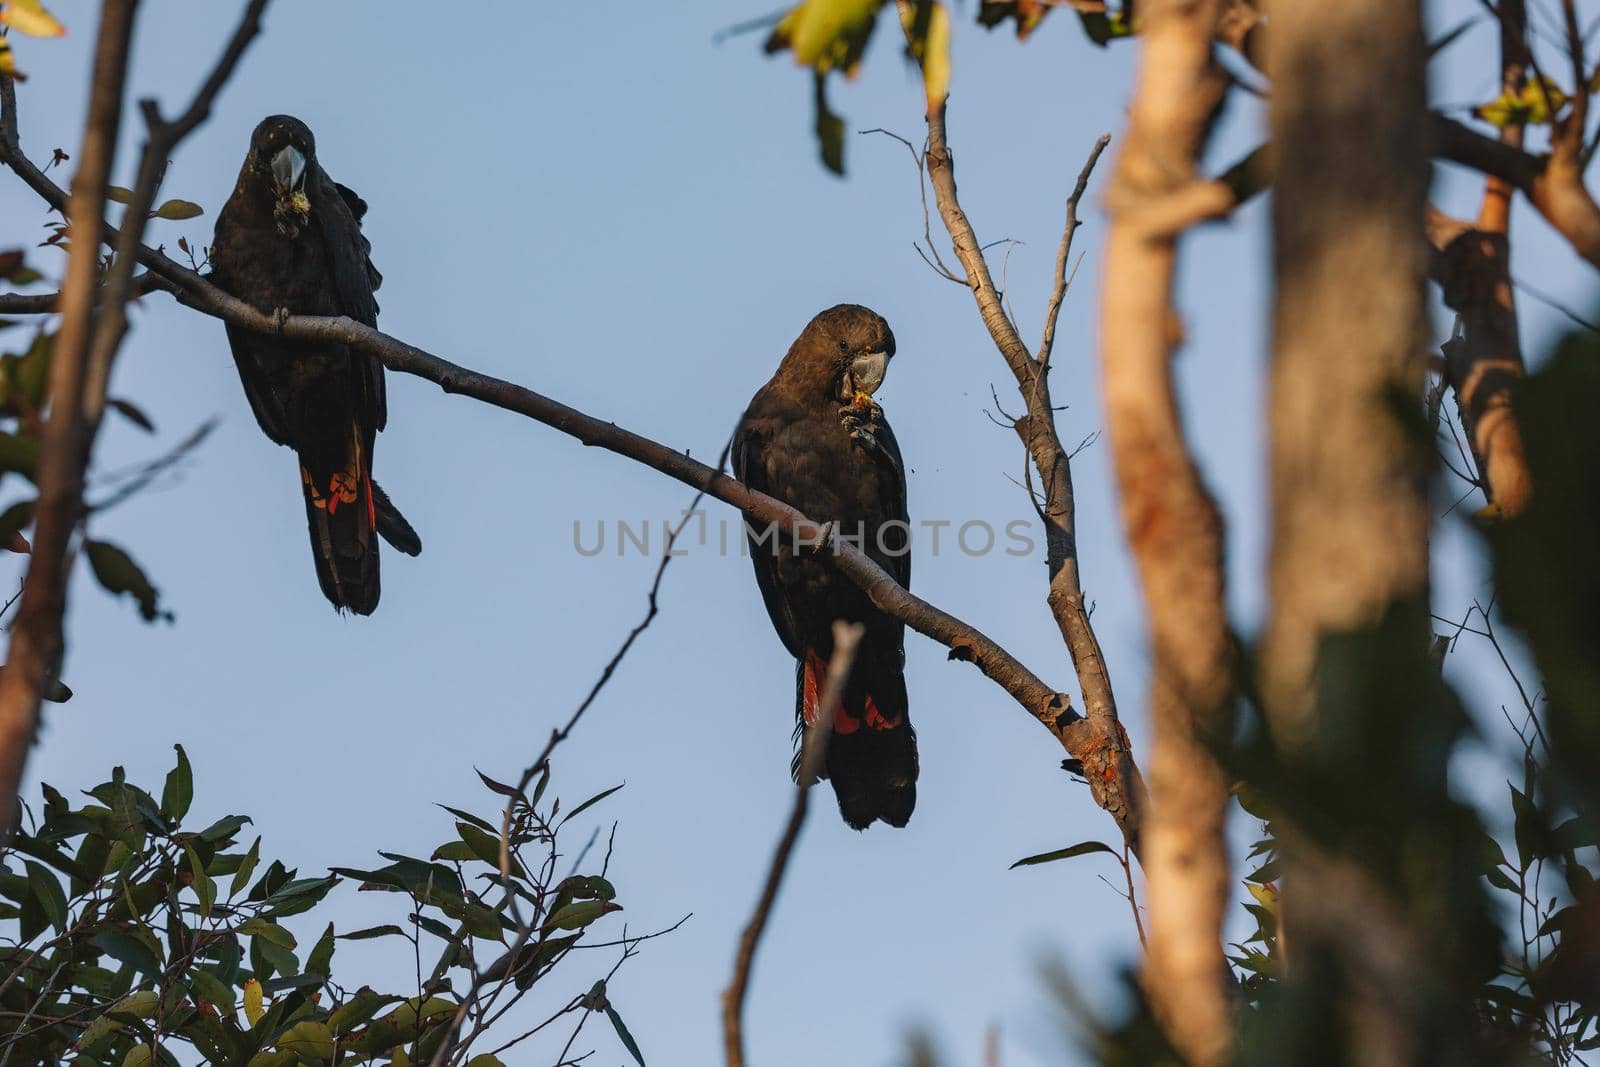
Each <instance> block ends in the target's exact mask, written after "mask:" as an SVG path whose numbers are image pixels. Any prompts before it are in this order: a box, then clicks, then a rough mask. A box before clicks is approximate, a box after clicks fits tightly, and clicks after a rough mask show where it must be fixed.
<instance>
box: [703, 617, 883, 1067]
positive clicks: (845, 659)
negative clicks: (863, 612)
mask: <svg viewBox="0 0 1600 1067" xmlns="http://www.w3.org/2000/svg"><path fill="white" fill-rule="evenodd" d="M863 632H864V630H863V627H862V626H861V624H860V623H849V622H845V621H843V620H842V619H841V620H836V621H835V622H834V624H833V656H832V658H830V659H829V661H828V680H827V681H826V682H825V683H824V684H823V687H822V699H821V700H820V701H819V702H818V704H817V706H818V708H819V709H821V711H820V714H819V715H818V716H817V721H816V722H815V723H813V724H812V725H810V726H808V727H806V732H805V740H804V741H803V742H802V744H801V748H800V767H799V773H798V774H796V775H795V785H794V805H793V806H792V807H791V808H790V809H789V818H788V820H787V821H786V822H785V823H784V827H783V833H782V835H781V836H780V837H779V838H778V846H777V848H776V849H774V850H773V854H772V863H771V864H770V865H769V866H768V868H767V878H766V881H765V882H764V883H763V884H762V886H761V896H760V898H759V899H758V900H757V901H756V910H755V912H754V913H753V914H752V915H751V916H750V921H749V922H748V923H746V924H745V928H744V933H743V934H741V935H740V937H739V952H738V955H737V956H736V957H735V958H734V965H733V978H732V979H731V980H730V981H729V982H728V988H727V989H725V990H724V991H723V993H722V1047H723V1054H724V1055H725V1056H726V1058H727V1061H728V1067H745V1057H744V998H745V993H746V991H747V990H748V989H749V987H750V968H751V967H752V966H753V965H754V964H755V959H756V948H757V947H758V946H759V945H760V944H761V935H762V934H763V933H765V932H766V929H767V920H768V919H769V918H771V916H772V906H773V904H774V903H776V902H777V899H778V890H779V889H780V888H781V887H782V886H783V876H784V873H785V872H787V871H788V869H789V857H790V856H791V855H792V854H793V853H794V846H795V841H796V840H798V839H799V837H800V828H801V827H802V826H804V825H805V821H806V812H807V810H808V809H809V807H810V802H811V787H812V786H813V785H814V784H816V780H817V772H818V771H820V770H821V769H822V757H823V753H824V751H825V750H826V748H827V737H828V733H829V732H830V731H831V730H832V729H833V717H834V715H835V714H836V713H837V712H838V710H839V700H840V698H841V697H842V696H843V695H844V683H845V680H846V679H848V678H849V677H850V668H851V666H852V665H853V664H854V663H855V660H856V646H857V645H859V644H860V643H861V635H862V633H863Z"/></svg>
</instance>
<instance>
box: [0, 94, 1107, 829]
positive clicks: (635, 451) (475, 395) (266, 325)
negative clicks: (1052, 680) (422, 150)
mask: <svg viewBox="0 0 1600 1067" xmlns="http://www.w3.org/2000/svg"><path fill="white" fill-rule="evenodd" d="M8 106H9V105H8ZM3 161H4V162H6V163H8V164H9V165H10V166H11V167H12V169H13V170H14V171H16V173H17V174H18V176H19V177H21V178H22V179H23V180H24V181H25V182H26V183H27V184H28V185H29V186H30V187H31V188H33V189H34V190H35V191H36V192H37V193H38V194H39V195H40V196H41V197H42V198H43V199H44V200H45V202H46V203H49V204H56V203H57V202H58V201H64V199H65V194H64V193H63V192H62V191H61V189H60V188H59V187H57V186H56V185H55V183H54V182H52V181H51V180H50V179H49V178H48V177H47V176H46V175H45V174H44V173H43V172H42V171H40V170H39V169H38V168H37V167H35V166H34V165H33V164H32V163H31V162H29V161H28V160H27V159H26V158H25V157H22V156H20V154H13V155H11V156H10V157H8V158H6V159H4V160H3ZM105 229H106V232H107V234H108V235H114V233H115V231H114V229H113V228H112V227H110V226H109V225H108V226H106V228H105ZM106 239H107V240H109V239H110V236H108V237H107V238H106ZM137 258H138V260H139V262H141V263H142V264H144V266H145V267H146V268H148V269H149V270H150V271H152V272H154V273H155V274H157V275H159V276H160V277H161V278H163V279H165V280H167V281H168V282H170V283H171V291H172V292H173V295H174V296H175V298H176V299H178V300H179V301H180V302H181V303H183V304H185V305H186V306H188V307H190V308H193V309H194V310H196V311H200V312H202V313H204V314H207V315H210V316H212V317H214V318H218V319H221V320H223V321H225V322H229V323H232V324H233V325H235V326H240V327H243V328H245V329H249V330H255V331H257V332H259V333H273V332H280V333H281V334H282V335H283V336H285V337H288V338H291V339H294V340H300V341H321V342H335V343H338V344H344V345H349V346H350V347H352V348H356V349H359V350H360V351H363V352H366V353H369V354H370V355H372V356H374V357H375V358H377V359H378V360H379V361H380V362H381V363H383V364H384V366H385V367H387V368H388V369H389V370H392V371H396V372H398V373H401V374H411V375H415V376H417V377H419V378H424V379H426V380H428V381H431V382H433V383H435V384H436V385H438V386H439V387H440V388H441V389H443V390H444V391H445V392H446V393H451V394H454V395H459V396H466V397H470V398H472V399H474V400H477V401H480V402H482V403H486V404H490V405H492V406H494V407H498V408H502V409H504V410H506V411H510V412H514V413H516V414H519V415H523V416H525V417H527V418H530V419H532V420H534V421H535V422H540V423H543V424H544V425H546V426H549V427H551V428H553V429H556V430H559V431H560V432H562V433H564V434H566V435H568V436H569V437H573V438H576V439H577V440H579V441H581V442H582V443H583V444H585V445H590V446H593V447H597V448H603V449H605V450H607V451H609V452H614V453H616V454H618V455H620V456H624V457H626V458H628V459H632V460H634V461H636V462H639V463H642V464H644V465H645V466H648V467H651V468H653V469H655V470H657V471H660V472H661V473H663V474H666V475H667V476H669V477H672V478H676V479H677V480H678V481H681V482H683V483H684V484H685V485H688V486H690V487H692V488H694V489H699V490H704V491H705V493H706V495H708V496H712V497H715V498H716V499H718V500H721V501H723V502H724V503H727V504H731V505H733V506H734V507H735V508H738V509H739V510H740V511H742V512H743V513H744V514H745V515H746V516H747V517H748V518H749V519H750V520H752V521H753V522H755V523H758V524H768V525H773V526H775V527H776V528H777V529H778V530H779V531H781V532H782V533H783V534H785V535H786V536H792V537H796V538H812V537H815V535H816V531H818V530H820V529H822V527H821V525H820V524H818V523H816V522H813V521H812V520H811V519H809V518H807V517H806V516H805V515H802V514H801V513H800V512H799V511H797V510H795V509H794V508H792V507H790V506H789V505H788V504H785V503H783V502H782V501H780V500H777V499H774V498H773V497H769V496H766V495H765V494H762V493H758V492H755V491H754V490H752V489H750V488H748V487H747V486H745V485H743V484H742V483H740V482H738V481H736V480H734V479H733V478H730V477H728V476H726V475H724V474H721V473H719V472H718V471H717V470H715V469H713V468H712V467H709V466H707V465H706V464H704V463H700V462H698V461H696V460H694V459H691V458H690V457H689V456H688V455H687V454H686V453H684V452H681V451H679V450H677V449H673V448H669V447H667V446H666V445H663V444H660V443H658V442H656V441H653V440H651V439H650V438H647V437H644V436H642V435H640V434H637V433H634V432H632V431H630V430H627V429H624V428H622V427H620V426H618V425H617V424H616V423H613V422H607V421H604V420H601V419H597V418H594V417H593V416H591V415H587V414H585V413H583V412H581V411H578V410H577V409H575V408H571V407H568V406H567V405H565V404H562V403H560V402H559V401H556V400H553V399H551V398H549V397H546V396H543V395H541V394H539V393H536V392H534V391H533V390H531V389H527V388H524V387H522V386H519V385H515V384H513V383H511V382H508V381H504V380H502V379H499V378H495V377H492V376H490V375H487V374H481V373H479V372H477V371H474V370H470V369H468V368H466V367H462V366H459V365H457V364H455V363H452V362H450V361H449V360H446V359H442V358H440V357H439V356H436V355H434V354H432V353H430V352H427V351H424V350H423V349H421V348H417V347H416V346H414V345H410V344H407V343H406V342H404V341H401V340H398V339H396V338H394V337H391V336H389V335H388V334H385V333H382V332H380V331H378V330H375V329H372V328H371V327H368V326H365V325H362V324H361V323H358V322H356V321H354V320H353V319H349V318H344V317H336V318H327V317H317V316H305V315H292V316H290V317H288V318H287V319H285V320H283V321H282V322H281V323H280V322H279V321H278V320H277V319H275V318H274V317H273V316H270V315H267V314H265V313H263V312H261V311H258V310H257V309H256V308H254V307H252V306H251V305H249V304H247V303H245V302H244V301H242V300H239V299H237V298H235V297H233V296H231V295H229V294H228V293H226V292H223V291H222V290H221V289H219V288H217V287H216V286H215V285H213V284H211V282H210V281H209V280H207V279H206V278H204V277H202V276H201V275H199V274H197V273H196V272H194V271H192V270H189V269H188V268H186V267H183V266H181V265H180V264H178V263H177V262H175V261H174V260H172V259H170V258H168V257H167V256H165V255H163V254H162V253H161V252H159V251H157V250H155V249H152V248H148V247H141V248H140V249H139V250H138V255H137ZM824 558H826V559H829V560H831V561H832V563H833V565H834V566H836V567H838V568H839V570H840V572H841V573H842V574H844V575H845V576H846V577H848V578H849V579H850V580H851V581H853V582H855V583H856V585H857V586H859V587H861V588H862V589H863V590H864V591H865V592H866V593H867V596H868V598H869V599H870V600H871V601H872V603H873V604H874V605H875V606H876V607H877V608H878V609H879V610H881V611H883V612H885V613H887V614H889V615H892V616H894V617H895V618H898V619H900V620H901V621H902V622H904V623H905V624H906V625H907V626H909V627H911V629H913V630H916V631H917V632H918V633H921V634H923V635H924V636H926V637H930V638H932V639H933V640H935V641H938V642H939V643H940V644H942V645H944V646H945V647H947V648H949V649H950V650H951V657H950V658H952V659H957V660H964V661H966V662H969V663H972V664H973V665H974V666H976V667H977V668H978V669H979V670H980V671H982V672H983V674H984V675H985V676H987V677H988V678H989V679H990V680H992V681H994V682H995V683H996V684H997V685H999V686H1000V687H1001V688H1002V689H1003V690H1005V691H1006V693H1008V694H1009V695H1010V696H1011V697H1012V699H1013V700H1015V701H1016V702H1017V703H1018V704H1020V705H1021V706H1022V708H1023V710H1024V711H1026V712H1027V713H1028V714H1029V715H1031V716H1033V717H1034V718H1035V719H1036V720H1037V721H1038V722H1039V723H1040V724H1042V725H1043V726H1044V727H1045V728H1046V729H1047V730H1049V731H1050V733H1051V735H1052V736H1053V737H1055V738H1056V740H1057V741H1058V742H1059V743H1060V744H1061V745H1062V747H1063V748H1065V749H1066V751H1067V753H1068V755H1069V756H1070V757H1071V759H1073V760H1076V761H1079V762H1081V763H1083V764H1084V765H1085V767H1087V768H1091V769H1092V768H1096V767H1100V766H1103V765H1104V750H1105V744H1104V742H1103V741H1102V740H1101V738H1102V736H1103V733H1102V732H1101V731H1100V730H1098V729H1097V728H1096V727H1094V726H1091V725H1090V723H1089V720H1087V719H1085V718H1084V717H1083V716H1081V715H1079V714H1078V713H1077V712H1076V711H1075V710H1074V709H1073V708H1072V706H1071V702H1070V700H1069V698H1068V697H1067V695H1066V694H1064V693H1061V692H1059V691H1057V690H1055V689H1053V688H1051V687H1050V686H1048V685H1046V684H1045V683H1044V682H1042V681H1040V679H1039V678H1038V676H1036V675H1035V674H1034V673H1033V672H1032V671H1030V670H1028V668H1027V667H1025V666H1024V665H1023V664H1022V663H1020V662H1019V661H1018V660H1017V659H1016V657H1014V656H1012V655H1011V653H1010V652H1008V651H1006V650H1005V649H1004V648H1002V647H1001V646H1000V645H998V644H997V643H995V642H994V641H993V640H992V639H990V638H989V637H988V636H987V635H985V634H984V633H982V632H981V631H980V630H978V629H977V628H976V627H973V626H971V625H969V624H968V623H966V622H963V621H962V620H961V619H958V618H956V617H955V616H954V615H951V614H950V613H948V612H946V611H943V610H941V609H940V608H938V607H935V606H934V605H932V604H930V603H928V602H927V601H925V600H923V599H921V598H920V597H917V596H915V595H913V594H912V593H909V592H907V591H906V590H905V589H904V588H902V587H901V586H899V585H898V584H896V583H895V581H894V579H893V578H891V577H890V576H889V575H888V573H887V572H885V571H884V570H883V569H882V568H881V567H879V566H878V565H877V564H876V563H874V562H873V561H872V560H871V559H869V558H868V557H867V556H866V555H865V554H864V553H862V552H861V551H859V550H858V549H856V548H855V547H854V546H853V545H851V544H850V543H849V542H848V541H847V540H846V539H834V540H833V542H832V553H831V554H826V553H825V554H824ZM1085 618H1086V616H1085ZM1090 783H1091V788H1092V789H1103V788H1104V786H1103V784H1099V783H1096V782H1095V779H1094V778H1093V777H1091V778H1090ZM1096 795H1097V797H1098V796H1100V795H1101V794H1100V793H1098V792H1097V794H1096ZM1102 806H1106V805H1104V804H1103V805H1102ZM1109 810H1111V811H1112V814H1113V816H1115V817H1116V818H1117V820H1118V824H1119V826H1121V827H1122V829H1123V832H1124V833H1125V834H1128V833H1129V832H1130V829H1131V828H1132V826H1133V824H1132V823H1131V822H1130V821H1129V820H1131V819H1132V818H1133V817H1134V816H1133V813H1132V809H1131V808H1130V807H1129V806H1128V805H1127V804H1122V805H1120V806H1119V807H1117V808H1114V809H1109Z"/></svg>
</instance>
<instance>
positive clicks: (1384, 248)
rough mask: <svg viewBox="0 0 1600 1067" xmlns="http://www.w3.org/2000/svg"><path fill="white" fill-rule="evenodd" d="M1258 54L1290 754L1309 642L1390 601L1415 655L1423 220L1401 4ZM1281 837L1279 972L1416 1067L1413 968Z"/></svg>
mask: <svg viewBox="0 0 1600 1067" xmlns="http://www.w3.org/2000/svg"><path fill="white" fill-rule="evenodd" d="M1271 46H1272V68H1273V70H1275V71H1276V72H1277V77H1276V78H1275V79H1274V85H1273V96H1272V102H1271V123H1272V134H1273V141H1274V143H1275V144H1276V146H1277V151H1278V171H1277V186H1276V196H1275V200H1274V205H1273V223H1274V249H1273V259H1274V270H1275V272H1276V281H1277V300H1276V305H1275V308H1274V320H1273V331H1274V338H1273V341H1274V348H1273V356H1272V368H1271V385H1270V406H1271V411H1270V429H1271V480H1272V515H1271V523H1272V549H1271V559H1270V566H1269V582H1270V588H1271V597H1272V607H1271V614H1270V619H1269V622H1268V626H1267V631H1266V635H1265V640H1264V645H1263V651H1262V657H1261V670H1262V678H1261V690H1262V694H1263V697H1264V700H1265V704H1266V711H1267V714H1268V717H1269V719H1270V721H1271V724H1272V726H1273V728H1274V731H1275V734H1276V736H1277V739H1278V741H1279V743H1280V744H1282V745H1283V746H1285V747H1286V748H1287V749H1289V750H1290V751H1294V750H1296V749H1297V748H1298V749H1304V747H1305V746H1308V745H1310V744H1312V743H1313V742H1314V739H1315V737H1316V735H1317V733H1318V732H1319V731H1324V730H1333V729H1334V728H1336V726H1337V725H1338V724H1334V723H1327V722H1322V721H1320V716H1322V715H1323V714H1324V711H1323V709H1322V708H1321V707H1319V704H1318V700H1317V689H1316V681H1317V677H1316V670H1317V655H1318V651H1319V644H1320V642H1321V641H1322V639H1323V638H1324V637H1326V636H1329V635H1333V634H1337V633H1341V632H1348V631H1357V630H1361V629H1363V628H1365V627H1368V626H1370V625H1373V624H1375V623H1377V622H1378V620H1379V619H1380V618H1381V617H1383V616H1385V615H1386V614H1387V613H1388V612H1389V610H1390V609H1391V607H1392V606H1394V605H1397V604H1398V605H1401V606H1402V607H1403V608H1404V609H1406V610H1402V612H1401V613H1400V616H1399V617H1400V618H1402V619H1404V620H1405V621H1406V623H1407V624H1408V625H1410V626H1411V627H1413V628H1414V630H1415V636H1416V640H1417V648H1418V650H1419V654H1420V650H1421V649H1423V648H1425V647H1426V645H1425V639H1426V636H1427V632H1426V620H1427V614H1426V595H1427V582H1428V523H1429V512H1428V499H1427V470H1428V454H1427V453H1428V449H1427V442H1426V441H1425V440H1424V437H1423V435H1422V434H1421V433H1419V432H1417V428H1416V427H1414V426H1407V425H1406V424H1405V423H1404V422H1403V421H1402V420H1403V417H1404V414H1405V412H1406V410H1407V408H1408V407H1413V406H1414V405H1415V404H1416V403H1417V402H1418V397H1419V396H1420V393H1421V385H1422V377H1423V361H1422V354H1423V351H1424V349H1423V337H1424V333H1423V325H1424V319H1423V306H1424V305H1423V281H1424V272H1425V269H1426V266H1427V262H1426V248H1425V246H1424V245H1423V244H1422V243H1421V242H1419V241H1416V240H1414V239H1410V238H1409V237H1408V235H1412V234H1415V233H1416V232H1417V229H1418V227H1419V226H1421V225H1422V222H1423V211H1424V204H1425V197H1426V192H1427V179H1428V156H1427V150H1428V144H1427V141H1426V135H1427V132H1428V127H1429V123H1428V117H1427V113H1426V111H1425V98H1424V71H1425V65H1424V58H1423V55H1424V51H1423V39H1422V34H1421V25H1420V13H1419V4H1418V3H1417V2H1416V0H1404V2H1401V0H1346V2H1344V3H1340V4H1313V3H1305V2H1297V3H1287V4H1278V5H1275V6H1274V8H1273V18H1272V35H1271ZM1348 704H1349V702H1346V703H1345V705H1340V706H1348ZM1332 706H1333V705H1330V708H1331V707H1332ZM1328 713H1331V711H1330V712H1328ZM1290 830H1291V832H1289V833H1288V834H1287V836H1286V837H1285V839H1284V860H1283V862H1284V871H1285V873H1284V877H1283V894H1284V895H1283V898H1282V900H1283V904H1282V913H1281V916H1282V922H1283V924H1284V927H1283V929H1284V940H1283V942H1282V943H1281V944H1282V946H1283V947H1284V949H1285V953H1286V959H1287V965H1288V968H1289V973H1290V974H1291V976H1292V975H1293V974H1294V973H1295V970H1296V967H1297V964H1298V961H1302V960H1312V959H1327V958H1333V959H1337V960H1339V961H1341V963H1342V964H1343V965H1344V973H1346V974H1348V975H1350V976H1351V981H1350V983H1349V985H1348V987H1347V994H1348V998H1349V999H1348V1001H1347V1002H1345V1003H1343V1004H1342V1005H1340V1010H1341V1011H1342V1012H1343V1013H1344V1017H1345V1018H1346V1019H1348V1023H1349V1026H1350V1027H1351V1035H1352V1036H1351V1037H1350V1039H1349V1040H1350V1043H1351V1047H1352V1048H1359V1049H1361V1050H1362V1061H1363V1062H1366V1063H1372V1064H1401V1063H1416V1062H1423V1061H1425V1060H1427V1059H1428V1058H1429V1057H1428V1055H1427V1050H1423V1049H1418V1048H1413V1047H1411V1046H1412V1045H1414V1044H1415V1043H1416V1041H1417V1040H1418V1038H1417V1034H1418V1033H1419V1032H1420V1030H1419V1029H1418V1028H1415V1027H1412V1026H1410V1025H1408V1021H1407V1015H1406V1012H1407V1010H1408V1009H1407V1007H1406V1005H1407V1003H1408V1002H1409V1001H1410V1000H1412V999H1414V998H1411V997H1408V995H1407V987H1406V983H1407V976H1408V975H1409V974H1411V973H1412V972H1411V970H1410V968H1411V967H1414V966H1415V962H1414V961H1415V960H1416V959H1417V954H1416V952H1415V951H1414V950H1413V949H1412V948H1410V947H1408V946H1409V945H1410V943H1411V942H1410V939H1409V937H1408V932H1407V929H1406V927H1405V924H1404V923H1402V922H1399V921H1397V919H1396V918H1395V916H1394V915H1393V909H1392V907H1391V906H1390V900H1389V898H1388V897H1387V896H1386V895H1385V892H1384V889H1383V887H1381V886H1378V885H1375V884H1374V883H1373V881H1372V880H1371V879H1370V877H1368V875H1367V872H1366V871H1365V869H1364V868H1361V867H1360V866H1359V864H1358V863H1357V861H1356V860H1354V859H1351V858H1349V857H1344V856H1332V855H1327V854H1323V853H1319V852H1318V851H1317V850H1316V848H1315V846H1312V845H1309V844H1307V843H1305V842H1303V841H1300V840H1298V839H1297V838H1296V836H1295V835H1293V833H1292V828H1290Z"/></svg>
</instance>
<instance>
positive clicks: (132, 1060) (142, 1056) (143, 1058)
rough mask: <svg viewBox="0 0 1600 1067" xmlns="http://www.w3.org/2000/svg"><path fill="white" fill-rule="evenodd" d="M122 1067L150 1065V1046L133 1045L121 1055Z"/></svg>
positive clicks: (144, 1066)
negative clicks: (125, 1053)
mask: <svg viewBox="0 0 1600 1067" xmlns="http://www.w3.org/2000/svg"><path fill="white" fill-rule="evenodd" d="M122 1067H150V1046H149V1045H135V1046H133V1047H132V1048H130V1049H129V1050H128V1054H127V1056H125V1057H123V1060H122Z"/></svg>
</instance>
